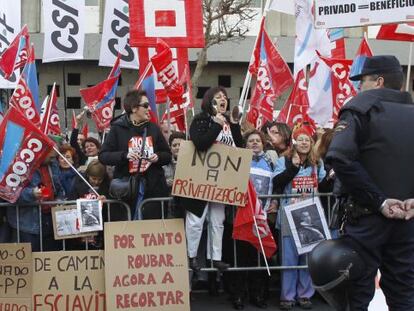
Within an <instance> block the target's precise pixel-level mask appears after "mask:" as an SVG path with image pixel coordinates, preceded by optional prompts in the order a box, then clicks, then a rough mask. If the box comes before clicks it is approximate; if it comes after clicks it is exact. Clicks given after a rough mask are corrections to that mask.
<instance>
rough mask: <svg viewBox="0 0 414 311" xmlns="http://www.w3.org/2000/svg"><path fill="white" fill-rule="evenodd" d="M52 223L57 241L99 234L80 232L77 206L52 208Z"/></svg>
mask: <svg viewBox="0 0 414 311" xmlns="http://www.w3.org/2000/svg"><path fill="white" fill-rule="evenodd" d="M52 222H53V233H54V236H55V240H63V239H75V238H82V237H89V236H96V235H97V234H98V233H97V232H89V233H81V232H80V230H79V222H78V210H77V207H76V205H66V206H56V207H52ZM0 311H1V309H0Z"/></svg>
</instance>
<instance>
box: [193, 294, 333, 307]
mask: <svg viewBox="0 0 414 311" xmlns="http://www.w3.org/2000/svg"><path fill="white" fill-rule="evenodd" d="M278 297H279V296H278V292H276V291H271V292H270V298H269V299H268V301H267V303H268V307H267V309H259V308H257V307H255V306H253V305H250V304H248V303H246V304H245V307H244V309H243V310H244V311H258V310H262V311H263V310H271V311H275V310H280V309H279V299H278ZM312 303H313V308H312V310H314V311H334V309H333V308H331V307H329V306H328V305H327V304H326V302H325V301H323V300H322V298H320V297H319V296H316V297H314V298H312ZM212 310H214V311H224V310H234V309H233V305H232V303H231V301H230V299H229V296H228V295H227V294H226V293H223V292H222V293H220V294H219V296H215V297H212V296H210V295H209V294H208V292H196V293H193V294H192V299H191V311H212ZM292 310H294V311H299V310H303V309H301V308H300V307H299V306H296V307H295V308H293V309H292Z"/></svg>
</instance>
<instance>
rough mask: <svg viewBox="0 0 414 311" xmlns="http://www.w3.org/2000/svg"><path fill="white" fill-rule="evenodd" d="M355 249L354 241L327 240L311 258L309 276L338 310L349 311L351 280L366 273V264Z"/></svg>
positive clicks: (311, 254) (343, 239) (321, 243)
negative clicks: (348, 289)
mask: <svg viewBox="0 0 414 311" xmlns="http://www.w3.org/2000/svg"><path fill="white" fill-rule="evenodd" d="M356 249H357V247H356V245H355V242H354V241H352V240H351V239H346V238H340V239H336V240H326V241H322V242H320V243H319V244H318V245H317V246H316V247H315V248H314V249H313V250H312V252H311V253H310V254H309V256H308V266H309V273H310V276H311V278H312V282H313V284H314V287H315V289H316V290H317V291H318V292H319V293H320V294H321V295H322V296H323V297H324V298H325V299H326V300H327V301H328V303H329V304H330V305H331V306H332V307H334V308H336V310H349V300H348V291H347V288H348V286H349V281H352V280H356V279H358V278H360V277H361V276H362V275H363V274H364V270H365V263H364V261H363V260H362V258H361V256H360V255H359V254H358V252H357V251H356Z"/></svg>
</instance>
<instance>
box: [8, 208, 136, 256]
mask: <svg viewBox="0 0 414 311" xmlns="http://www.w3.org/2000/svg"><path fill="white" fill-rule="evenodd" d="M102 202H103V204H107V206H108V209H107V216H108V222H110V221H111V204H117V205H119V206H122V208H124V209H125V211H126V215H127V219H125V220H131V209H130V207H129V205H128V204H126V203H125V202H122V201H118V200H102ZM36 205H37V207H38V212H39V239H40V251H43V231H42V205H43V206H44V205H52V206H68V205H76V200H74V201H42V202H41V204H39V203H37V204H33V203H24V204H11V203H0V208H6V207H15V208H16V232H17V243H20V217H19V212H20V208H25V207H35V206H36ZM65 240H66V239H62V247H63V250H65V249H66V244H65ZM85 249H86V250H87V249H88V241H87V240H86V241H85Z"/></svg>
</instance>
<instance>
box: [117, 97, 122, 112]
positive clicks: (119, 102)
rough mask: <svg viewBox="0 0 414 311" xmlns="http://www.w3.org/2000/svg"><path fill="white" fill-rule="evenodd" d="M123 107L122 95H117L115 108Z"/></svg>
mask: <svg viewBox="0 0 414 311" xmlns="http://www.w3.org/2000/svg"><path fill="white" fill-rule="evenodd" d="M121 108H122V107H121V97H115V110H116V109H121Z"/></svg>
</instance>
